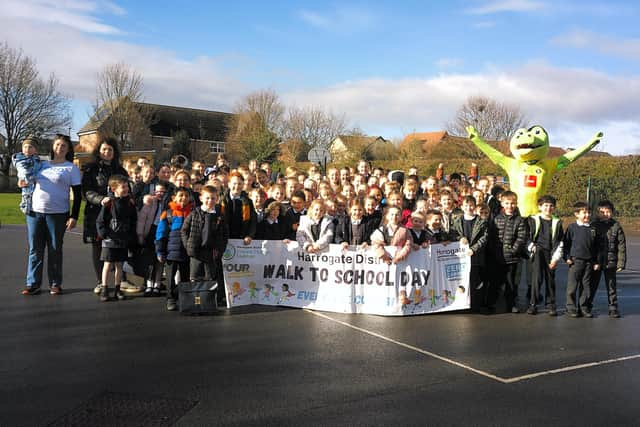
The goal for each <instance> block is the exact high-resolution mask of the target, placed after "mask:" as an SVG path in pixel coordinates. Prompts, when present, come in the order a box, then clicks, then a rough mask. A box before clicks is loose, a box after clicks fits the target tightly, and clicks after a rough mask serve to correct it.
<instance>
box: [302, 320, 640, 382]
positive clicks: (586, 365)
mask: <svg viewBox="0 0 640 427" xmlns="http://www.w3.org/2000/svg"><path fill="white" fill-rule="evenodd" d="M304 311H306V312H307V313H311V314H313V315H314V316H318V317H321V318H323V319H327V320H330V321H332V322H334V323H338V324H340V325H343V326H346V327H347V328H351V329H354V330H356V331H358V332H362V333H364V334H367V335H371V336H373V337H376V338H379V339H381V340H384V341H387V342H390V343H392V344H396V345H398V346H400V347H404V348H406V349H409V350H413V351H415V352H417V353H421V354H424V355H425V356H429V357H433V358H434V359H438V360H441V361H443V362H445V363H449V364H450V365H454V366H457V367H459V368H462V369H466V370H467V371H471V372H473V373H475V374H478V375H482V376H483V377H486V378H489V379H492V380H494V381H498V382H499V383H502V384H513V383H517V382H520V381H526V380H530V379H532V378H537V377H542V376H545V375H553V374H561V373H564V372H570V371H575V370H578V369H586V368H593V367H596V366H601V365H608V364H611V363H617V362H624V361H627V360H633V359H640V354H634V355H631V356H624V357H618V358H615V359H608V360H602V361H599V362H590V363H583V364H580V365H573V366H565V367H563V368H557V369H550V370H547V371H540V372H533V373H530V374H526V375H521V376H518V377H512V378H502V377H499V376H497V375H493V374H491V373H489V372H486V371H482V370H480V369H476V368H473V367H471V366H469V365H465V364H464V363H460V362H457V361H455V360H453V359H449V358H447V357H444V356H440V355H439V354H436V353H432V352H430V351H427V350H423V349H421V348H418V347H415V346H412V345H410V344H406V343H403V342H401V341H397V340H394V339H393V338H389V337H386V336H384V335H381V334H379V333H377V332H373V331H369V330H367V329H363V328H360V327H358V326H354V325H352V324H350V323H347V322H343V321H341V320H338V319H334V318H333V317H330V316H327V315H326V314H322V313H318V312H317V311H313V310H307V309H304Z"/></svg>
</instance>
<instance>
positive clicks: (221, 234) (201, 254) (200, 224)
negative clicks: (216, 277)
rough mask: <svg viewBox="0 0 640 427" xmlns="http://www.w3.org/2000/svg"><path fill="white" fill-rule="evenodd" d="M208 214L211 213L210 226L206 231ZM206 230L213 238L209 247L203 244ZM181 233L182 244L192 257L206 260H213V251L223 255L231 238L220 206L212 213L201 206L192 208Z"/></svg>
mask: <svg viewBox="0 0 640 427" xmlns="http://www.w3.org/2000/svg"><path fill="white" fill-rule="evenodd" d="M208 215H211V217H210V220H209V224H208V225H209V227H208V229H207V230H206V231H205V228H206V223H207V221H206V220H207V216H208ZM204 232H206V233H208V235H209V236H211V237H212V238H213V239H212V245H210V246H209V247H204V246H203V241H204V237H203V234H204ZM180 233H181V238H182V245H183V246H184V248H185V250H186V251H187V255H188V256H189V257H190V258H196V259H198V260H200V261H205V262H211V261H213V251H216V252H217V253H218V254H219V255H222V253H223V252H224V251H225V249H226V247H227V241H228V240H229V226H228V225H227V223H226V222H225V221H224V217H223V216H222V215H221V214H220V208H219V206H218V207H217V208H216V212H215V213H211V214H210V213H207V212H205V211H203V210H202V209H200V208H196V209H194V210H192V211H191V213H190V214H189V216H187V219H186V220H185V222H184V225H183V226H182V230H181V232H180Z"/></svg>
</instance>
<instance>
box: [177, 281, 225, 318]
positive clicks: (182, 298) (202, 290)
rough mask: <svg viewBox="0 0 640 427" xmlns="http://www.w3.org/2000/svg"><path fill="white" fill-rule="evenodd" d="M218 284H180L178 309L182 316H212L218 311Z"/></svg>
mask: <svg viewBox="0 0 640 427" xmlns="http://www.w3.org/2000/svg"><path fill="white" fill-rule="evenodd" d="M217 291H218V283H217V282H215V281H213V280H205V281H198V282H180V284H178V293H179V296H178V309H179V310H180V313H182V314H212V313H215V312H217V311H218V302H217V298H216V296H217Z"/></svg>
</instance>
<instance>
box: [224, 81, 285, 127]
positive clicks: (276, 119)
mask: <svg viewBox="0 0 640 427" xmlns="http://www.w3.org/2000/svg"><path fill="white" fill-rule="evenodd" d="M235 112H236V113H246V112H252V113H255V114H257V115H258V116H259V117H260V120H261V121H262V123H264V126H265V127H266V128H267V129H268V130H270V131H271V132H274V133H280V132H281V131H282V125H283V119H284V112H285V107H284V105H283V104H282V102H281V101H280V97H279V96H278V94H277V93H276V92H275V91H274V90H273V89H264V90H258V91H255V92H252V93H250V94H249V95H247V96H245V97H244V98H243V99H242V101H240V103H239V104H238V105H237V106H236V111H235Z"/></svg>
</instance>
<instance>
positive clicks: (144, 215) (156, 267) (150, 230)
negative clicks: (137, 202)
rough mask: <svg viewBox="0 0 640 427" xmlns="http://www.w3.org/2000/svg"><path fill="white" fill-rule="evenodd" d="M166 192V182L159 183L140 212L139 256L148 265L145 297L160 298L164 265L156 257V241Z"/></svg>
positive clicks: (137, 232)
mask: <svg viewBox="0 0 640 427" xmlns="http://www.w3.org/2000/svg"><path fill="white" fill-rule="evenodd" d="M166 190H167V188H166V184H165V183H164V182H162V181H159V182H157V183H156V184H155V188H154V192H153V194H149V195H147V197H145V203H144V204H143V205H142V207H141V209H140V210H139V211H138V222H137V225H136V234H137V235H138V244H139V245H140V247H141V248H142V250H141V252H140V254H139V256H140V257H142V258H143V260H146V261H147V263H148V266H147V268H146V269H145V276H144V279H145V283H146V287H145V290H144V296H145V297H150V296H160V284H161V280H162V269H163V267H164V263H162V262H161V261H159V260H158V259H157V257H156V255H155V240H156V231H157V229H158V224H159V223H160V215H161V214H162V208H161V203H162V199H163V198H164V194H165V192H166ZM149 254H150V255H149Z"/></svg>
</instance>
